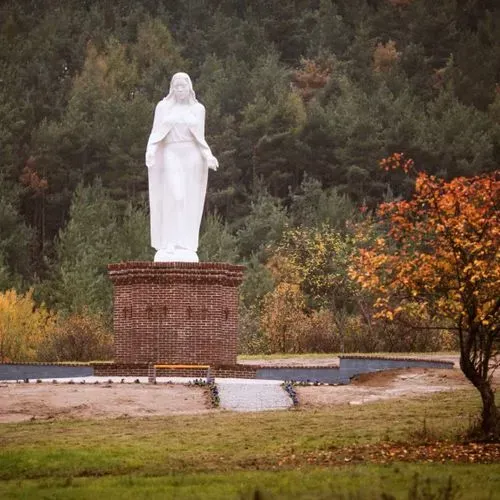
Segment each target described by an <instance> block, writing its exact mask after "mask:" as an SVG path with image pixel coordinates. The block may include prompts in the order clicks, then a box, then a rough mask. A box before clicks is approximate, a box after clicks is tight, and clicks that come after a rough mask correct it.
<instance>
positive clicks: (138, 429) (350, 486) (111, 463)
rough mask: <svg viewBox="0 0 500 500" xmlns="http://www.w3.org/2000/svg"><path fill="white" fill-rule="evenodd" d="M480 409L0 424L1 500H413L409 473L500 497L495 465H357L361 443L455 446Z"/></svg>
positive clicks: (381, 407)
mask: <svg viewBox="0 0 500 500" xmlns="http://www.w3.org/2000/svg"><path fill="white" fill-rule="evenodd" d="M478 411H479V400H478V397H477V396H476V394H475V393H474V392H473V391H461V392H458V391H457V392H453V393H444V394H439V395H433V396H431V397H427V398H418V399H409V400H399V401H390V402H380V403H374V404H366V405H362V406H348V405H346V406H339V407H335V408H331V409H325V410H321V411H313V410H291V411H285V412H269V413H268V412H264V413H252V414H236V413H228V412H216V413H213V414H208V415H206V414H205V415H192V416H176V417H168V418H150V419H131V418H121V419H115V420H101V421H98V420H90V421H60V422H37V421H35V422H30V423H23V424H3V425H1V426H0V498H107V499H108V498H109V499H111V498H121V499H123V498H270V499H274V498H382V496H381V495H382V494H383V493H384V494H391V495H394V496H395V498H411V496H409V491H410V489H411V488H412V484H414V481H415V477H417V478H418V480H417V486H416V488H417V490H419V491H424V490H425V488H430V489H432V491H434V492H435V491H437V490H438V489H439V488H446V486H447V484H448V481H449V478H450V477H451V486H452V489H454V488H456V489H458V490H459V493H460V496H459V497H458V498H471V499H472V498H473V499H480V498H485V499H486V498H498V497H495V494H496V492H500V465H499V463H493V464H491V463H490V464H471V463H459V462H460V461H456V460H455V461H448V460H445V461H444V463H442V462H441V461H439V462H438V461H434V462H432V463H431V462H429V461H427V460H419V461H418V462H415V463H413V462H405V461H400V460H399V459H397V460H395V461H394V460H391V459H390V457H389V459H388V460H385V459H384V460H378V459H377V460H364V459H357V458H356V453H357V452H356V449H357V448H356V447H363V446H370V447H372V448H371V449H375V450H376V449H377V447H378V446H379V443H385V442H388V441H390V442H400V443H406V445H408V446H409V447H411V446H414V445H415V444H416V443H417V442H419V441H421V440H422V438H425V437H427V438H432V437H433V436H434V435H438V436H439V437H441V438H448V439H453V438H454V437H455V436H456V435H457V434H458V433H459V432H462V431H463V430H464V429H465V428H466V427H467V426H468V425H469V422H470V420H471V418H472V416H473V415H475V414H477V412H478ZM424 422H425V424H424ZM380 446H381V445H380ZM346 450H348V451H349V453H350V455H349V456H350V457H354V459H353V460H351V458H349V459H348V461H346V462H345V463H342V465H341V464H339V463H332V464H318V463H314V464H311V463H310V456H311V454H315V453H318V454H322V453H329V454H330V456H334V457H335V456H337V455H338V456H339V457H343V456H344V455H345V453H346ZM290 457H292V458H293V460H291V459H290ZM346 460H347V459H346ZM433 460H434V459H433ZM462 462H463V460H462ZM416 475H417V476H416ZM427 481H429V483H430V485H428V484H427ZM256 490H258V491H259V492H260V493H259V494H256V493H255V491H256ZM492 492H493V493H492ZM490 493H491V494H490ZM259 495H260V496H259ZM353 495H354V496H353ZM386 498H390V497H386ZM414 498H455V497H453V496H441V497H440V496H438V497H429V496H428V497H425V496H414Z"/></svg>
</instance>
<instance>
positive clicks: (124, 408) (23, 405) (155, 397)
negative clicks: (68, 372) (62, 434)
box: [0, 383, 213, 423]
mask: <svg viewBox="0 0 500 500" xmlns="http://www.w3.org/2000/svg"><path fill="white" fill-rule="evenodd" d="M209 411H213V410H209V404H208V397H207V394H206V392H205V390H204V389H203V388H201V387H196V386H194V387H193V386H186V385H180V384H162V385H148V384H99V385H94V384H51V383H42V384H0V423H3V422H21V421H27V420H52V419H56V420H61V419H88V418H117V417H151V416H162V415H178V414H183V413H184V414H185V413H191V414H193V413H203V412H209Z"/></svg>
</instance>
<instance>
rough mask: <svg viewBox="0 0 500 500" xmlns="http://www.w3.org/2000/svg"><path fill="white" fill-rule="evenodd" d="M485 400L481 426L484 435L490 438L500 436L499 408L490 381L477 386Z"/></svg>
mask: <svg viewBox="0 0 500 500" xmlns="http://www.w3.org/2000/svg"><path fill="white" fill-rule="evenodd" d="M477 389H478V391H479V392H480V393H481V399H482V401H483V411H482V414H481V416H482V421H481V428H482V430H483V433H484V436H485V437H486V438H490V439H499V438H500V432H499V431H500V425H499V421H498V408H497V407H496V404H495V393H494V392H493V389H492V388H491V384H489V383H488V382H486V383H484V384H482V385H481V387H478V388H477Z"/></svg>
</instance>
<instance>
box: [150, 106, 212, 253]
mask: <svg viewBox="0 0 500 500" xmlns="http://www.w3.org/2000/svg"><path fill="white" fill-rule="evenodd" d="M204 135H205V108H204V106H203V105H202V104H200V103H198V102H196V103H194V104H178V103H174V104H171V103H168V102H167V101H166V100H165V99H164V100H163V101H160V102H159V103H158V105H157V106H156V111H155V117H154V122H153V128H152V130H151V135H150V137H149V141H148V146H147V149H146V165H147V166H148V176H149V204H150V219H151V246H152V247H153V248H155V249H156V250H166V251H167V252H168V253H172V252H174V254H175V252H176V251H178V250H188V251H190V252H194V254H195V255H196V252H197V249H198V237H199V230H200V223H201V216H202V213H203V205H204V203H205V194H206V188H207V178H208V166H207V163H208V161H209V160H211V159H212V160H215V159H214V158H213V155H212V152H211V150H210V147H209V146H208V144H207V142H206V141H205V137H204ZM215 161H216V160H215ZM155 260H156V259H155ZM173 260H175V258H174V259H173ZM193 260H194V259H193ZM196 260H197V257H196Z"/></svg>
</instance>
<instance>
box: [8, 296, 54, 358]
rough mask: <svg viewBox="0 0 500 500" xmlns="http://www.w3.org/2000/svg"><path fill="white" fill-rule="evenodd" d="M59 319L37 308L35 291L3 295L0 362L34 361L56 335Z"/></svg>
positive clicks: (41, 307) (39, 307) (42, 306)
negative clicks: (53, 334)
mask: <svg viewBox="0 0 500 500" xmlns="http://www.w3.org/2000/svg"><path fill="white" fill-rule="evenodd" d="M55 323H56V316H55V315H54V314H52V313H51V312H50V311H49V310H48V309H47V308H46V307H45V306H44V305H43V304H42V305H41V306H37V305H36V304H35V301H34V300H33V290H29V291H28V292H26V293H25V294H19V293H18V292H16V290H7V291H6V292H3V293H0V361H1V362H4V363H5V362H14V361H33V360H35V359H36V355H37V350H38V349H39V347H40V345H41V344H43V343H44V342H45V341H46V339H47V338H48V337H49V336H50V335H51V333H52V332H53V331H54V328H55Z"/></svg>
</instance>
